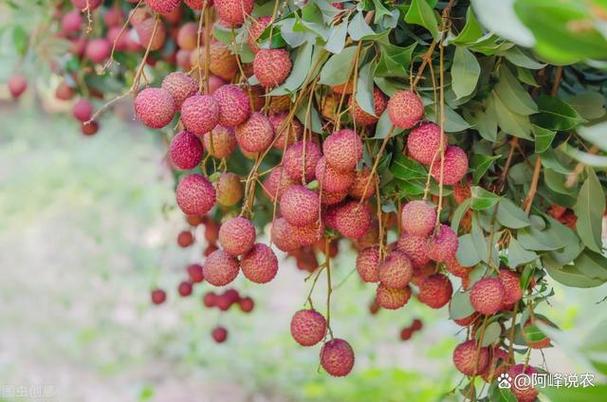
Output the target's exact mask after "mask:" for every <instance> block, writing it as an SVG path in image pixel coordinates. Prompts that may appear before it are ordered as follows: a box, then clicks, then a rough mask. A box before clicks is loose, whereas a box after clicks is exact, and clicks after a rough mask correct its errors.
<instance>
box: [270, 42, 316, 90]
mask: <svg viewBox="0 0 607 402" xmlns="http://www.w3.org/2000/svg"><path fill="white" fill-rule="evenodd" d="M313 52H314V45H312V44H311V43H306V44H305V45H304V46H301V47H298V48H297V49H295V53H294V56H293V70H291V74H289V76H288V77H287V79H286V80H285V82H284V83H283V84H282V85H280V86H279V87H276V88H274V89H273V90H272V91H271V92H270V93H269V95H272V96H276V95H288V94H290V93H292V92H295V91H296V90H297V89H298V88H299V87H300V86H301V85H302V84H303V83H304V81H305V80H306V77H307V76H308V74H309V73H310V65H311V64H312V59H313V57H312V56H313Z"/></svg>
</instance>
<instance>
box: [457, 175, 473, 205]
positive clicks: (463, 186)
mask: <svg viewBox="0 0 607 402" xmlns="http://www.w3.org/2000/svg"><path fill="white" fill-rule="evenodd" d="M470 197H472V190H471V189H470V184H469V183H466V182H465V180H464V183H455V184H454V185H453V198H454V199H455V202H456V203H457V205H459V204H461V203H462V202H464V201H466V200H467V199H468V198H470Z"/></svg>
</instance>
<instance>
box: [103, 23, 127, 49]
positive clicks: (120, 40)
mask: <svg viewBox="0 0 607 402" xmlns="http://www.w3.org/2000/svg"><path fill="white" fill-rule="evenodd" d="M106 37H107V40H108V41H109V42H110V43H111V44H112V46H113V47H114V48H115V50H116V51H118V52H124V51H126V50H128V46H129V43H128V38H127V33H126V32H123V31H122V29H121V28H120V27H111V28H110V29H109V30H108V31H107V35H106Z"/></svg>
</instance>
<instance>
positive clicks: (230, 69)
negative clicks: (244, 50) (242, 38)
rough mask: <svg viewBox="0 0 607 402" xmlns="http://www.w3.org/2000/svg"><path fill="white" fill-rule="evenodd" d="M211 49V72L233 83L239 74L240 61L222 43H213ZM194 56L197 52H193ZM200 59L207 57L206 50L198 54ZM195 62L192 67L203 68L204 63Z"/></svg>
mask: <svg viewBox="0 0 607 402" xmlns="http://www.w3.org/2000/svg"><path fill="white" fill-rule="evenodd" d="M209 46H210V48H209V55H210V59H209V70H210V71H211V73H213V74H215V75H216V76H218V77H219V78H221V79H222V80H224V81H232V80H233V79H234V77H236V74H237V73H238V61H237V60H236V57H235V56H234V55H233V54H232V52H231V51H230V49H229V48H228V47H227V46H226V45H225V44H223V43H222V42H213V43H211V44H210V45H209ZM192 55H196V51H193V52H192ZM197 55H198V57H199V59H198V60H200V58H202V59H203V60H204V57H205V55H206V52H205V51H204V49H203V50H202V51H201V52H200V53H198V54H197ZM198 60H195V61H194V62H192V65H200V66H202V65H203V64H204V62H201V61H198Z"/></svg>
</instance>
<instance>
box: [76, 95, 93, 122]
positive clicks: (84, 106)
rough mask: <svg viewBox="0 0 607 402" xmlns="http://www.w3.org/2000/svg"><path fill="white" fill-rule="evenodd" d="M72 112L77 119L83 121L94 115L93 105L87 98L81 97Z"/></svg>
mask: <svg viewBox="0 0 607 402" xmlns="http://www.w3.org/2000/svg"><path fill="white" fill-rule="evenodd" d="M72 114H73V116H74V117H75V118H76V119H77V120H79V121H81V122H83V123H84V122H85V121H89V120H90V119H91V117H92V116H93V105H92V104H91V102H89V101H88V100H86V99H80V100H79V101H78V102H76V103H75V104H74V107H73V108H72Z"/></svg>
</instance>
